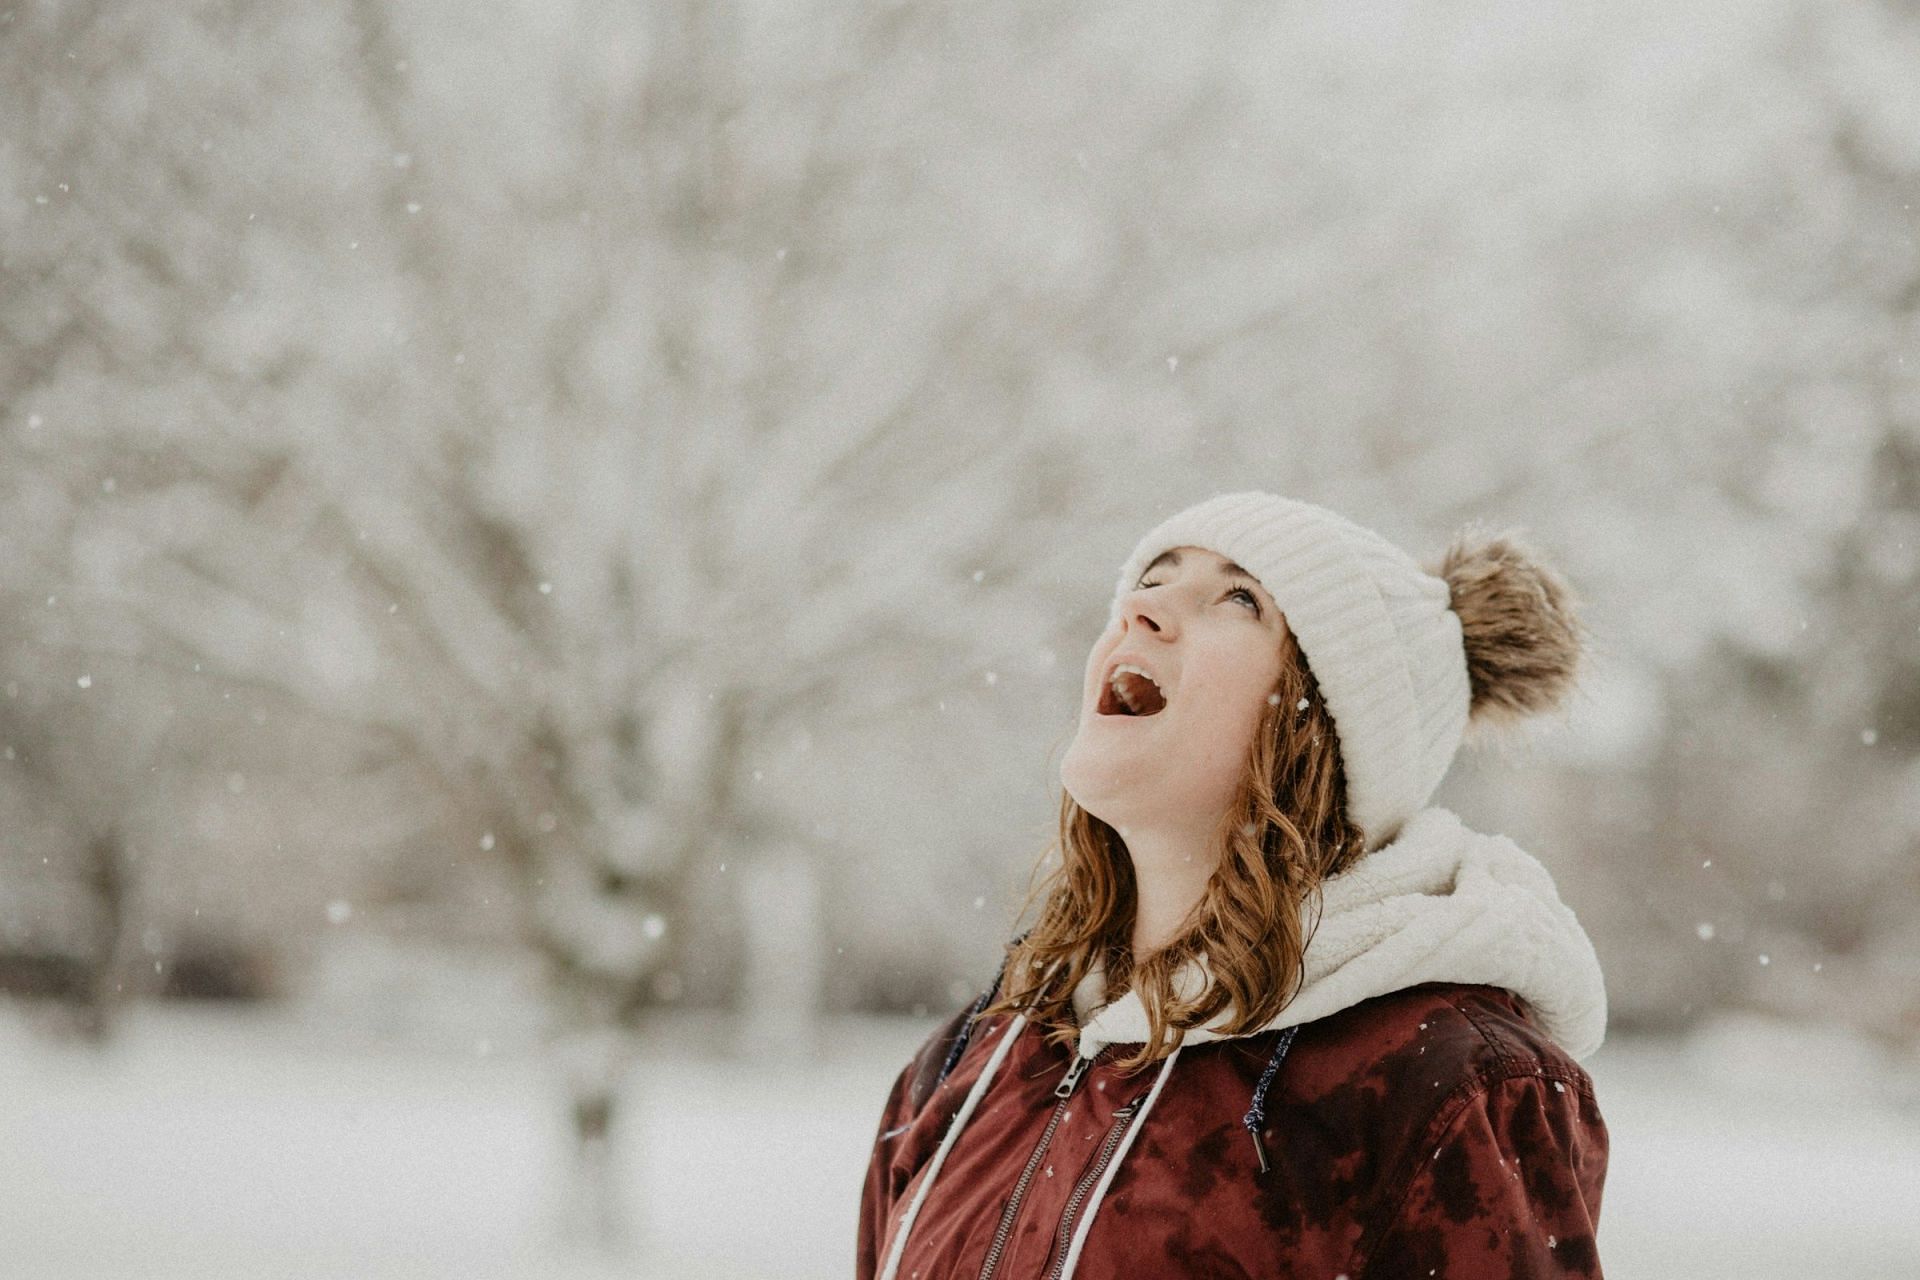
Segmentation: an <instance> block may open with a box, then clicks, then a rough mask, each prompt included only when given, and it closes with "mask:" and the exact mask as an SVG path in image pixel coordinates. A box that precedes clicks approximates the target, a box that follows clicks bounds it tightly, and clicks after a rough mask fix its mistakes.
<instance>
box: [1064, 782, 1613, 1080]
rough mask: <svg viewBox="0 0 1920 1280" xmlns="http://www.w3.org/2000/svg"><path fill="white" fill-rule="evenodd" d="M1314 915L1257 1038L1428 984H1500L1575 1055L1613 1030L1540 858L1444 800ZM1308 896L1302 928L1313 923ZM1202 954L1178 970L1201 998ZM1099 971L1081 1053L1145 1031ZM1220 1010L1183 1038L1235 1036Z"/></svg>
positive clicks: (1133, 997)
mask: <svg viewBox="0 0 1920 1280" xmlns="http://www.w3.org/2000/svg"><path fill="white" fill-rule="evenodd" d="M1321 899H1322V909H1321V912H1320V923H1319V926H1318V928H1317V929H1316V930H1315V932H1314V933H1313V936H1312V938H1311V939H1310V941H1309V942H1308V945H1307V951H1306V957H1305V967H1306V973H1305V981H1304V983H1303V985H1302V986H1301V989H1300V992H1299V994H1298V995H1296V996H1295V997H1294V999H1293V1000H1292V1001H1291V1002H1290V1003H1289V1004H1288V1005H1287V1006H1286V1007H1285V1008H1284V1009H1282V1010H1281V1011H1280V1012H1279V1013H1278V1014H1277V1015H1275V1016H1274V1018H1273V1019H1272V1020H1271V1021H1269V1022H1268V1023H1267V1024H1266V1025H1265V1026H1264V1027H1258V1028H1253V1029H1250V1030H1248V1031H1246V1032H1243V1033H1241V1034H1243V1035H1257V1034H1260V1033H1261V1032H1265V1031H1276V1030H1279V1029H1280V1028H1282V1027H1289V1026H1295V1025H1298V1024H1301V1023H1307V1022H1313V1021H1315V1020H1316V1019H1319V1018H1324V1017H1326V1016H1327V1015H1329V1014H1333V1013H1338V1012H1339V1011H1340V1010H1342V1009H1345V1008H1348V1007H1350V1006H1352V1005H1356V1004H1358V1003H1360V1002H1361V1001H1362V1000H1368V999H1371V998H1372V997H1374V996H1378V995H1385V994H1387V993H1389V992H1393V991H1399V990H1402V989H1404V988H1407V987H1412V986H1417V985H1419V984H1420V983H1423V982H1459V983H1475V984H1484V985H1487V986H1495V987H1505V988H1506V989H1507V990H1509V991H1512V992H1513V993H1514V994H1516V995H1518V996H1520V997H1522V998H1523V999H1525V1000H1526V1002H1527V1003H1528V1004H1529V1005H1530V1006H1532V1009H1533V1011H1534V1013H1535V1014H1536V1015H1537V1016H1538V1017H1539V1019H1540V1022H1541V1027H1542V1029H1543V1030H1544V1031H1545V1032H1546V1033H1547V1035H1549V1036H1551V1037H1552V1038H1553V1039H1554V1040H1555V1041H1556V1042H1557V1043H1558V1044H1559V1045H1560V1046H1561V1047H1562V1048H1563V1049H1565V1050H1566V1051H1567V1052H1568V1053H1569V1054H1571V1055H1572V1056H1573V1057H1574V1058H1576V1059H1579V1058H1585V1057H1586V1056H1588V1055H1589V1054H1591V1053H1592V1052H1593V1051H1594V1050H1595V1049H1598V1048H1599V1047H1600V1042H1601V1040H1602V1039H1603V1038H1604V1037H1605V1035H1606V1024H1607V993H1606V986H1605V983H1604V981H1603V979H1602V977H1601V973H1600V962H1599V959H1598V957H1597V956H1595V954H1594V950H1593V943H1592V942H1591V941H1590V940H1589V939H1588V938H1587V935H1586V931H1585V930H1583V929H1582V928H1581V927H1580V922H1579V921H1578V920H1577V919H1576V918H1575V917H1574V914H1573V911H1572V909H1571V908H1569V907H1568V906H1567V905H1566V904H1565V903H1564V902H1562V901H1561V900H1560V896H1559V893H1558V892H1557V891H1556V889H1555V887H1554V883H1553V877H1552V876H1551V875H1550V874H1548V872H1547V869H1546V868H1545V867H1543V866H1542V865H1541V864H1540V863H1539V861H1538V860H1536V859H1535V858H1534V857H1533V856H1532V855H1530V854H1528V853H1527V852H1526V851H1525V850H1523V849H1521V848H1520V847H1519V846H1518V845H1516V844H1515V843H1514V842H1513V841H1512V840H1510V839H1508V838H1507V837H1506V836H1500V835H1483V834H1481V833H1480V832H1477V831H1473V830H1471V829H1469V828H1468V827H1467V826H1466V825H1465V824H1464V823H1462V822H1461V821H1460V819H1459V817H1458V816H1456V815H1455V814H1454V813H1452V812H1451V811H1450V810H1447V809H1443V808H1441V807H1439V806H1438V805H1433V806H1429V807H1428V808H1425V809H1422V810H1421V811H1420V812H1419V813H1417V814H1415V815H1414V816H1413V817H1412V818H1410V819H1408V820H1407V822H1406V824H1405V825H1404V826H1403V827H1402V828H1401V830H1400V833H1399V834H1398V835H1397V836H1395V837H1394V839H1393V840H1392V841H1391V842H1389V843H1387V844H1384V845H1382V846H1380V847H1379V848H1378V849H1375V850H1374V851H1373V852H1371V853H1368V854H1366V855H1365V856H1364V857H1362V858H1360V859H1359V860H1358V861H1357V862H1355V863H1354V864H1353V865H1352V866H1350V867H1349V868H1347V870H1346V871H1344V872H1342V873H1341V874H1339V875H1337V876H1333V877H1330V878H1329V879H1327V880H1326V881H1325V883H1324V884H1323V885H1322V886H1321ZM1312 922H1313V916H1312V907H1311V904H1309V906H1308V908H1307V913H1306V918H1305V919H1304V920H1303V924H1304V925H1306V926H1309V927H1311V926H1312ZM1210 972H1211V971H1210V969H1209V967H1208V965H1207V961H1206V957H1205V956H1204V955H1202V956H1201V957H1200V958H1199V960H1198V961H1197V963H1189V964H1188V965H1186V966H1185V967H1183V968H1182V969H1181V970H1180V971H1179V972H1178V973H1176V974H1175V977H1174V982H1175V990H1176V991H1177V992H1179V993H1181V994H1183V995H1186V996H1193V995H1198V994H1199V993H1200V991H1202V990H1204V989H1205V984H1206V983H1207V981H1208V980H1209V977H1210ZM1104 982H1105V975H1104V973H1103V971H1102V970H1101V968H1100V966H1099V962H1098V961H1095V965H1094V968H1093V969H1092V970H1090V971H1089V972H1088V973H1087V974H1086V975H1085V977H1084V978H1083V979H1082V980H1081V982H1080V984H1079V985H1078V986H1077V987H1076V988H1075V989H1074V992H1073V1006H1074V1012H1075V1014H1076V1015H1077V1016H1078V1018H1079V1020H1080V1024H1081V1026H1080V1040H1079V1052H1080V1056H1082V1057H1087V1058H1090V1057H1092V1056H1093V1055H1094V1054H1096V1053H1098V1052H1099V1051H1100V1050H1101V1049H1102V1048H1104V1047H1105V1046H1107V1045H1109V1044H1137V1043H1141V1042H1143V1041H1145V1040H1146V1038H1147V1018H1146V1009H1145V1007H1144V1006H1143V1005H1142V1004H1141V1002H1140V997H1139V996H1138V995H1137V994H1135V993H1134V992H1133V991H1131V990H1129V991H1127V992H1126V993H1125V994H1124V995H1122V996H1121V997H1120V998H1119V999H1117V1000H1115V1001H1114V1002H1113V1003H1111V1004H1109V1005H1106V1006H1105V1007H1098V1005H1099V998H1100V994H1101V992H1102V990H1103V989H1104V987H1103V984H1104ZM1231 1013H1232V1010H1231V1009H1225V1010H1222V1011H1221V1012H1220V1013H1219V1014H1218V1015H1216V1016H1215V1017H1214V1018H1212V1019H1211V1020H1209V1021H1208V1022H1207V1023H1206V1024H1205V1025H1204V1026H1200V1027H1194V1028H1190V1029H1189V1030H1188V1031H1187V1032H1186V1035H1185V1037H1184V1038H1183V1040H1182V1043H1183V1044H1201V1043H1205V1042H1206V1041H1209V1040H1219V1039H1224V1038H1227V1037H1225V1036H1223V1035H1222V1034H1221V1033H1220V1032H1219V1031H1218V1030H1217V1028H1218V1027H1219V1026H1220V1025H1221V1024H1223V1023H1225V1022H1226V1021H1227V1019H1228V1017H1229V1015H1230V1014H1231Z"/></svg>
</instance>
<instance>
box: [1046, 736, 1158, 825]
mask: <svg viewBox="0 0 1920 1280" xmlns="http://www.w3.org/2000/svg"><path fill="white" fill-rule="evenodd" d="M1060 785H1061V787H1062V788H1064V789H1065V791H1066V793H1067V794H1068V795H1070V796H1072V797H1073V802H1074V803H1075V804H1077V805H1079V806H1080V807H1081V808H1082V809H1085V810H1086V811H1087V812H1088V813H1090V814H1092V815H1093V816H1094V817H1096V818H1098V819H1100V821H1102V822H1104V823H1106V824H1107V825H1108V826H1110V827H1114V828H1116V829H1117V828H1119V827H1120V826H1122V825H1124V824H1125V823H1126V822H1127V821H1128V819H1129V816H1130V810H1131V809H1134V808H1137V807H1138V806H1139V802H1140V800H1141V798H1142V794H1141V788H1140V785H1139V784H1138V783H1137V782H1135V781H1133V780H1132V779H1131V778H1130V777H1129V776H1128V764H1127V763H1126V762H1125V761H1119V760H1109V759H1101V758H1099V757H1098V756H1097V755H1095V754H1093V753H1091V752H1088V751H1086V750H1085V748H1084V747H1083V746H1082V744H1081V743H1080V742H1078V741H1076V742H1075V743H1074V744H1073V746H1071V747H1069V748H1067V754H1066V755H1065V756H1064V757H1063V758H1062V759H1061V761H1060ZM1128 801H1131V802H1132V803H1131V804H1129V803H1128Z"/></svg>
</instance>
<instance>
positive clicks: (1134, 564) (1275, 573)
mask: <svg viewBox="0 0 1920 1280" xmlns="http://www.w3.org/2000/svg"><path fill="white" fill-rule="evenodd" d="M1186 546H1193V547H1203V548H1205V549H1207V550H1209V551H1213V552H1217V553H1218V554H1220V555H1222V556H1225V557H1226V558H1227V559H1229V560H1231V561H1233V562H1235V563H1236V564H1238V565H1239V566H1240V567H1241V568H1243V569H1245V570H1246V571H1247V572H1248V573H1250V574H1252V575H1253V576H1254V577H1256V578H1258V579H1259V580H1260V585H1261V586H1263V587H1265V588H1266V589H1267V592H1268V594H1269V595H1271V596H1272V597H1273V599H1274V603H1275V604H1277V605H1278V606H1279V607H1280V612H1281V613H1282V614H1284V615H1285V617H1286V622H1287V626H1288V627H1289V628H1290V629H1291V630H1292V631H1293V633H1294V635H1295V636H1296V637H1297V639H1298V641H1299V644H1300V648H1301V650H1302V651H1303V652H1304V653H1305V654H1306V658H1307V664H1308V666H1309V667H1311V668H1312V670H1313V674H1314V678H1315V679H1316V680H1317V681H1318V682H1319V685H1320V692H1321V694H1322V696H1323V697H1324V698H1325V699H1326V703H1327V711H1328V713H1329V715H1331V717H1332V719H1333V723H1334V729H1335V732H1336V733H1337V734H1338V736H1339V739H1340V762H1341V767H1342V769H1343V771H1344V772H1345V774H1346V783H1347V816H1348V819H1349V820H1350V821H1352V822H1354V823H1355V824H1357V825H1358V826H1359V828H1360V830H1361V832H1362V834H1363V836H1364V842H1365V843H1364V848H1365V850H1366V851H1371V850H1373V849H1376V848H1378V847H1379V846H1381V845H1383V844H1386V843H1387V842H1389V841H1390V840H1392V839H1393V838H1394V836H1395V835H1397V834H1398V833H1399V830H1400V827H1401V824H1403V823H1404V822H1405V821H1406V820H1407V819H1408V818H1410V817H1412V816H1413V815H1414V814H1415V813H1417V812H1419V811H1420V810H1421V809H1422V808H1424V807H1425V806H1426V803H1427V801H1428V799H1429V798H1430V797H1431V796H1432V795H1433V792H1434V789H1435V788H1436V787H1438V786H1439V785H1440V779H1441V778H1442V777H1443V776H1444V775H1445V774H1446V772H1447V766H1448V765H1449V764H1451V763H1452V762H1453V756H1454V752H1455V751H1456V750H1457V749H1458V748H1459V746H1460V742H1461V739H1462V737H1463V735H1464V734H1465V732H1466V726H1467V712H1468V702H1469V696H1470V690H1469V685H1468V677H1467V655H1466V649H1465V645H1464V644H1463V642H1462V637H1461V623H1460V618H1459V616H1458V615H1457V614H1456V613H1455V612H1454V610H1453V609H1452V608H1451V607H1450V603H1451V602H1450V598H1449V592H1450V588H1449V586H1448V584H1447V581H1446V580H1445V579H1443V578H1438V577H1435V576H1434V575H1433V574H1430V573H1428V572H1426V571H1425V570H1424V569H1422V568H1421V567H1420V566H1419V565H1418V564H1416V563H1415V562H1414V560H1413V558H1412V557H1411V556H1409V555H1408V554H1407V553H1406V552H1404V551H1402V550H1401V549H1400V548H1399V547H1396V546H1394V545H1393V544H1392V543H1391V542H1388V541H1387V540H1386V539H1385V538H1382V537H1381V536H1380V535H1379V534H1377V533H1374V532H1373V531H1372V530H1370V529H1364V528H1362V527H1361V526H1359V525H1357V524H1355V523H1353V522H1352V521H1351V520H1348V519H1347V518H1346V517H1344V516H1342V515H1339V514H1337V513H1335V512H1333V511H1329V510H1327V509H1326V508H1325V507H1320V506H1315V505H1314V504H1313V503H1310V502H1302V501H1299V500H1296V499H1292V498H1282V497H1278V496H1276V495H1274V494H1271V493H1262V492H1260V491H1257V490H1252V491H1247V492H1243V493H1224V494H1220V495H1218V496H1217V497H1213V498H1209V499H1207V500H1206V501H1204V502H1201V503H1198V504H1196V505H1194V506H1191V507H1188V508H1187V509H1186V510H1184V511H1180V512H1177V513H1176V514H1174V515H1172V516H1169V517H1168V518H1167V519H1165V520H1163V521H1161V522H1160V523H1159V524H1157V525H1155V526H1154V527H1153V528H1152V529H1150V530H1149V531H1148V532H1147V534H1146V536H1145V537H1143V538H1141V539H1140V541H1139V543H1138V545H1136V546H1135V547H1134V549H1133V554H1132V555H1130V556H1128V557H1127V561H1126V564H1125V565H1124V566H1122V568H1121V570H1120V578H1119V581H1118V583H1117V585H1116V586H1115V589H1114V595H1113V604H1112V607H1111V609H1110V611H1109V613H1108V621H1109V623H1111V622H1112V621H1114V620H1116V619H1118V618H1119V616H1120V605H1121V601H1122V600H1123V599H1124V598H1125V597H1126V596H1127V594H1128V593H1130V592H1131V591H1132V590H1133V589H1134V587H1135V585H1136V584H1137V583H1138V582H1139V580H1140V575H1141V574H1142V573H1143V572H1144V571H1145V569H1146V567H1147V565H1148V564H1150V563H1151V562H1152V561H1153V560H1154V558H1155V557H1157V556H1159V555H1160V553H1162V552H1163V551H1169V550H1171V549H1173V548H1175V547H1186Z"/></svg>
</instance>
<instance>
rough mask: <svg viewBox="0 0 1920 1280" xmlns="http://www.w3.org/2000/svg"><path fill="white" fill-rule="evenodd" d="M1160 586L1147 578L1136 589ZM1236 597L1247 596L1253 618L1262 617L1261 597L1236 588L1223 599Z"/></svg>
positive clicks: (1141, 580)
mask: <svg viewBox="0 0 1920 1280" xmlns="http://www.w3.org/2000/svg"><path fill="white" fill-rule="evenodd" d="M1159 585H1160V584H1159V583H1157V582H1148V581H1147V580H1146V579H1145V578H1142V579H1140V581H1139V583H1138V585H1137V586H1136V587H1135V588H1134V589H1135V590H1136V591H1137V590H1139V589H1140V587H1157V586H1159ZM1236 595H1240V596H1245V597H1246V598H1247V603H1248V604H1250V605H1252V606H1253V616H1254V617H1256V618H1257V617H1259V616H1260V597H1258V596H1256V595H1254V594H1253V592H1251V591H1249V590H1247V589H1246V588H1245V587H1235V588H1234V589H1233V590H1231V591H1229V592H1227V594H1226V596H1222V597H1221V599H1223V600H1224V599H1226V598H1228V597H1230V596H1236Z"/></svg>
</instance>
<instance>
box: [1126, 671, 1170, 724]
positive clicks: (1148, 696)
mask: <svg viewBox="0 0 1920 1280" xmlns="http://www.w3.org/2000/svg"><path fill="white" fill-rule="evenodd" d="M1120 678H1121V679H1122V680H1123V681H1125V682H1126V692H1127V698H1126V701H1127V702H1128V703H1131V704H1132V707H1137V708H1138V710H1131V709H1130V708H1129V707H1127V706H1125V705H1123V706H1122V708H1121V710H1122V711H1123V712H1125V713H1126V714H1128V715H1136V716H1151V715H1158V714H1159V713H1160V712H1162V711H1164V710H1166V706H1167V700H1166V698H1165V697H1163V696H1162V695H1161V693H1160V687H1159V686H1158V685H1156V684H1154V682H1153V681H1151V680H1148V679H1146V678H1144V677H1142V676H1136V675H1134V674H1133V673H1132V672H1130V671H1129V672H1127V673H1126V674H1125V675H1123V676H1121V677H1120Z"/></svg>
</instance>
